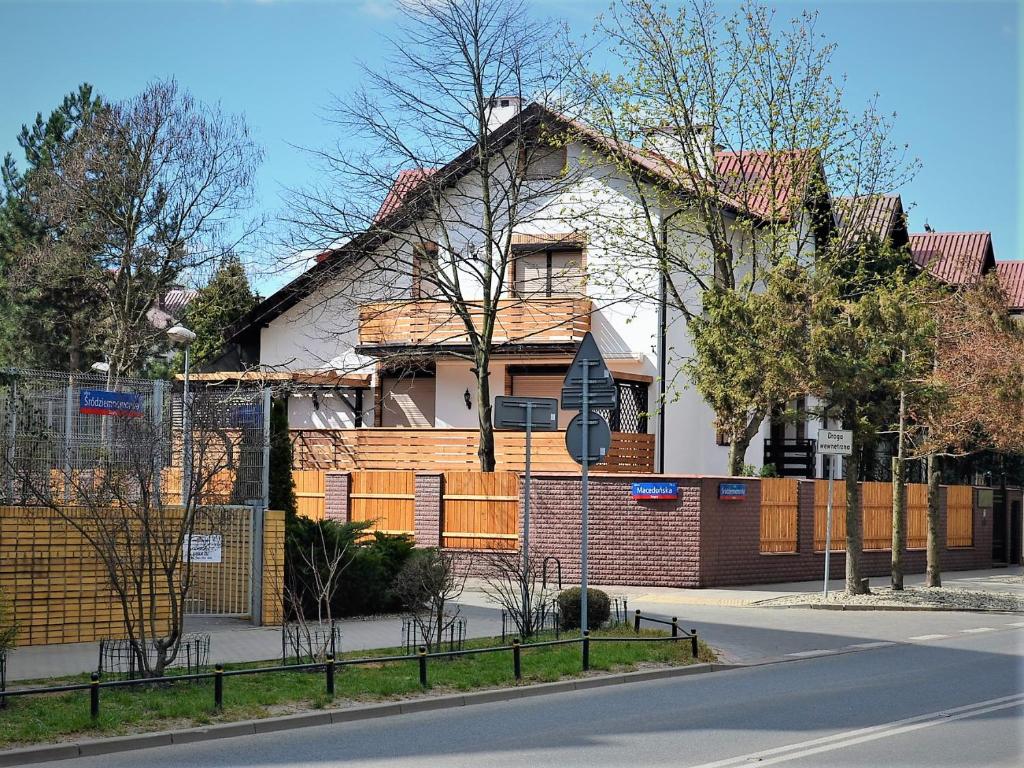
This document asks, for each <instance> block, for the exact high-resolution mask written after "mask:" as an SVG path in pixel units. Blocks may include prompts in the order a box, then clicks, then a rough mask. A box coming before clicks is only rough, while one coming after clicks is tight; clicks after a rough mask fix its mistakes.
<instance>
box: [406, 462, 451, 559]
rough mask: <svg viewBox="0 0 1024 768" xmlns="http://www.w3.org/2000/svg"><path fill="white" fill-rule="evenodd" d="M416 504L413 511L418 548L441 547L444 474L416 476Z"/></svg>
mask: <svg viewBox="0 0 1024 768" xmlns="http://www.w3.org/2000/svg"><path fill="white" fill-rule="evenodd" d="M415 493H416V502H415V506H414V509H413V515H414V520H415V522H414V528H415V530H416V546H417V547H439V546H441V506H442V504H443V503H444V499H443V497H444V473H442V472H418V473H417V474H416V491H415Z"/></svg>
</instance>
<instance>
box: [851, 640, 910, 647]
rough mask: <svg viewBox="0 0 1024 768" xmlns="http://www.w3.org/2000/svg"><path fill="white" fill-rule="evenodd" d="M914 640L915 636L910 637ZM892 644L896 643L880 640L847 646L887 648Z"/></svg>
mask: <svg viewBox="0 0 1024 768" xmlns="http://www.w3.org/2000/svg"><path fill="white" fill-rule="evenodd" d="M910 639H911V640H913V639H914V638H910ZM890 645H896V643H895V642H894V641H892V640H879V641H877V642H874V643H854V644H853V645H848V646H846V647H847V648H886V647H888V646H890Z"/></svg>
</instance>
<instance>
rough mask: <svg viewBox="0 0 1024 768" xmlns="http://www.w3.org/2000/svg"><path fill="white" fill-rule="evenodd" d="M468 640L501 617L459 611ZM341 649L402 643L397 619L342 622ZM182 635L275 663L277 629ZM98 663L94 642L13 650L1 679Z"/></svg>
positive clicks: (200, 626) (216, 621)
mask: <svg viewBox="0 0 1024 768" xmlns="http://www.w3.org/2000/svg"><path fill="white" fill-rule="evenodd" d="M462 615H463V616H464V617H465V618H466V632H467V634H468V636H469V637H487V636H490V635H496V634H501V613H500V611H498V610H495V609H494V608H493V607H477V606H471V605H465V606H463V610H462ZM338 624H339V625H340V626H341V647H342V650H344V651H358V650H369V649H372V648H393V647H395V646H398V645H401V642H402V619H401V618H400V617H398V616H386V617H382V618H367V619H342V620H339V622H338ZM185 630H186V631H187V632H207V633H209V635H210V663H211V664H212V663H217V662H225V663H226V662H240V661H270V662H271V663H278V664H279V663H280V660H281V628H280V627H253V626H251V625H249V623H248V622H246V621H244V620H240V619H225V618H214V617H210V618H203V617H198V616H197V617H192V618H190V619H189V621H188V622H187V624H186V627H185ZM98 661H99V643H98V642H93V643H65V644H61V645H34V646H30V647H27V648H18V649H16V650H15V651H14V652H13V653H11V654H10V655H8V657H7V680H8V682H13V681H17V680H32V679H36V678H49V677H61V676H64V675H75V674H79V673H81V672H93V671H95V670H96V667H97V664H98Z"/></svg>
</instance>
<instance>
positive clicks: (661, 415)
mask: <svg viewBox="0 0 1024 768" xmlns="http://www.w3.org/2000/svg"><path fill="white" fill-rule="evenodd" d="M682 210H683V209H682V208H677V209H676V210H674V211H673V212H672V213H670V214H669V215H668V216H665V217H663V218H662V220H661V233H660V234H661V248H662V252H663V253H667V252H668V222H669V219H671V218H672V217H673V216H675V215H676V214H677V213H681V212H682ZM667 335H668V281H667V280H666V278H665V270H664V269H662V268H661V265H660V264H659V265H658V461H657V466H656V467H655V468H656V470H657V471H658V473H659V474H661V473H664V471H665V377H666V375H667V372H668V361H667V360H666V359H665V358H666V356H667V351H668V342H667Z"/></svg>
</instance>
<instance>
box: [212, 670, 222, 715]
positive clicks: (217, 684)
mask: <svg viewBox="0 0 1024 768" xmlns="http://www.w3.org/2000/svg"><path fill="white" fill-rule="evenodd" d="M213 708H214V709H215V710H217V711H218V712H220V711H221V710H222V709H224V665H223V664H217V665H216V666H214V668H213Z"/></svg>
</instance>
